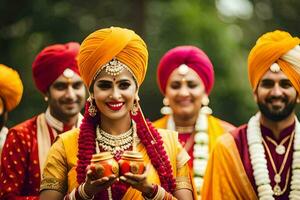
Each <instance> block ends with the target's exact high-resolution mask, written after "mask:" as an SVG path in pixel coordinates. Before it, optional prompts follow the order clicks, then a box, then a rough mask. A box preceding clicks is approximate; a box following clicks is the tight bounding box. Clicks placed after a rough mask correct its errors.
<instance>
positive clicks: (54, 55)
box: [32, 42, 80, 93]
mask: <svg viewBox="0 0 300 200" xmlns="http://www.w3.org/2000/svg"><path fill="white" fill-rule="evenodd" d="M79 46H80V45H79V43H76V42H69V43H67V44H55V45H51V46H48V47H46V48H44V49H43V50H42V51H41V52H40V53H39V54H38V55H37V56H36V58H35V60H34V62H33V64H32V73H33V78H34V81H35V84H36V87H37V88H38V89H39V90H40V91H41V92H42V93H46V92H47V90H48V88H49V86H50V85H51V84H52V83H53V82H54V81H55V80H56V79H57V78H58V77H59V76H60V75H61V74H62V73H63V72H64V71H65V69H67V68H69V69H71V70H73V71H74V72H75V73H77V74H79V71H78V66H77V55H78V52H79Z"/></svg>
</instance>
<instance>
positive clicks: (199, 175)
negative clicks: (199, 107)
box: [167, 112, 209, 188]
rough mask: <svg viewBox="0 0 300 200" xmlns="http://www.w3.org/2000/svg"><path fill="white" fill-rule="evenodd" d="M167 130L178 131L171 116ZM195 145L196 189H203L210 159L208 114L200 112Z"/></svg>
mask: <svg viewBox="0 0 300 200" xmlns="http://www.w3.org/2000/svg"><path fill="white" fill-rule="evenodd" d="M167 129H169V130H174V131H175V130H176V126H175V123H174V120H173V117H172V116H170V117H169V119H168V122H167ZM194 140H195V145H194V147H193V156H194V161H193V171H194V182H195V185H196V188H202V185H203V178H204V174H205V170H206V166H207V161H208V157H209V148H208V144H209V136H208V121H207V114H205V113H203V112H199V115H198V119H197V121H196V125H195V135H194Z"/></svg>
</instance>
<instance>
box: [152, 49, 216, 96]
mask: <svg viewBox="0 0 300 200" xmlns="http://www.w3.org/2000/svg"><path fill="white" fill-rule="evenodd" d="M181 64H186V65H187V66H188V67H190V68H191V69H193V70H194V71H195V72H196V73H197V74H198V76H199V77H200V79H201V80H202V82H203V83H204V87H205V91H206V93H207V94H209V93H210V91H211V89H212V87H213V85H214V69H213V65H212V63H211V61H210V60H209V58H208V56H207V55H206V54H205V53H204V52H203V51H202V50H201V49H199V48H197V47H194V46H178V47H175V48H173V49H171V50H169V51H168V52H167V53H166V54H165V55H164V56H163V57H162V58H161V60H160V62H159V65H158V69H157V80H158V85H159V88H160V91H161V92H162V93H163V94H165V92H166V86H167V82H168V80H169V77H170V75H171V73H172V72H173V71H174V70H175V69H176V68H178V67H179V66H180V65H181Z"/></svg>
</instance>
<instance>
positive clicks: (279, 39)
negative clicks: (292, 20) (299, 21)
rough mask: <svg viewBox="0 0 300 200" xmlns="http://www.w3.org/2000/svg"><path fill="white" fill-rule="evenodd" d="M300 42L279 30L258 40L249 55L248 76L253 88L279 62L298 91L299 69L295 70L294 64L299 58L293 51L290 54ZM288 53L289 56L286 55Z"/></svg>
mask: <svg viewBox="0 0 300 200" xmlns="http://www.w3.org/2000/svg"><path fill="white" fill-rule="evenodd" d="M299 43H300V39H299V38H297V37H292V36H291V35H290V34H289V33H287V32H284V31H278V30H277V31H274V32H270V33H266V34H264V35H262V36H261V37H260V38H259V39H258V40H257V42H256V44H255V46H254V47H253V49H252V50H251V52H250V54H249V57H248V76H249V80H250V83H251V86H252V88H253V90H256V88H257V85H258V83H259V81H260V79H261V77H262V76H263V75H264V74H265V73H266V71H268V69H269V68H270V66H271V65H272V64H273V63H277V64H278V65H279V66H280V68H281V70H282V71H283V72H284V73H285V74H286V75H287V76H288V77H289V79H290V80H291V82H292V83H293V85H294V87H295V88H296V89H297V91H298V92H299V91H300V90H299V89H300V88H299V78H300V76H299V70H295V65H294V64H295V62H296V61H297V60H295V56H294V54H293V53H291V54H288V52H289V51H290V50H292V49H294V48H295V47H297V45H299ZM287 54H288V55H289V56H287V57H285V55H287ZM293 63H294V64H293ZM296 63H298V62H296ZM297 65H299V63H298V64H297ZM297 71H298V72H297Z"/></svg>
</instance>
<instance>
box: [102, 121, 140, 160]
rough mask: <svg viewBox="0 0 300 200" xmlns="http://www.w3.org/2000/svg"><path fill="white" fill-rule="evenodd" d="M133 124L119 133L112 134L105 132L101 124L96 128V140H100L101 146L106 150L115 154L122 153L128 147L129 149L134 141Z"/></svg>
mask: <svg viewBox="0 0 300 200" xmlns="http://www.w3.org/2000/svg"><path fill="white" fill-rule="evenodd" d="M133 132H134V130H133V126H131V128H130V129H129V130H128V131H126V132H125V133H121V134H119V135H112V134H110V133H107V132H105V131H104V130H103V129H101V128H100V127H99V126H98V127H97V130H96V134H97V137H96V141H97V142H98V144H99V146H100V148H102V149H103V150H104V151H109V152H111V153H112V154H113V155H116V154H122V152H124V151H125V150H126V149H128V148H129V147H130V146H131V145H132V143H133Z"/></svg>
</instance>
